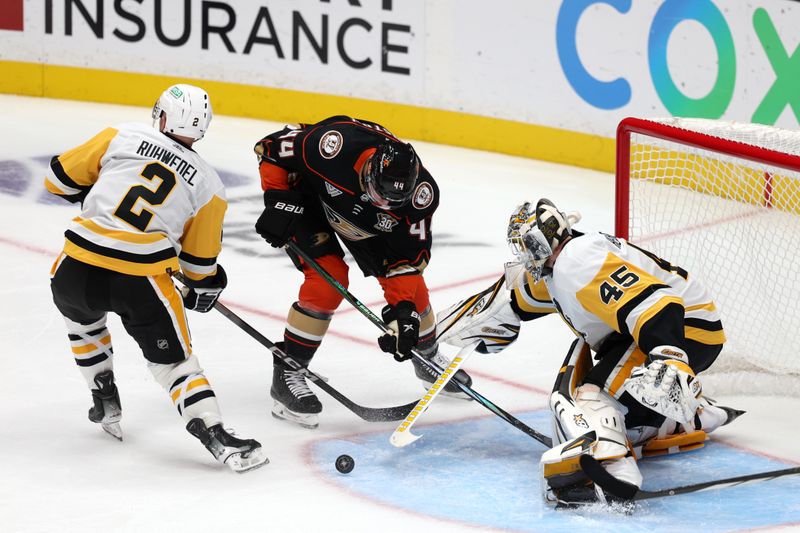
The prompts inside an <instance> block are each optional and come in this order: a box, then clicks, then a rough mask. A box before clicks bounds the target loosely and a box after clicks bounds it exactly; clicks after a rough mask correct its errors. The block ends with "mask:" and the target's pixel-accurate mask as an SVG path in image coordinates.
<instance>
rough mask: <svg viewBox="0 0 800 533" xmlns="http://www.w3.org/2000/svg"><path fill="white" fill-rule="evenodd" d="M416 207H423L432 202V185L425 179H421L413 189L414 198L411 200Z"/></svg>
mask: <svg viewBox="0 0 800 533" xmlns="http://www.w3.org/2000/svg"><path fill="white" fill-rule="evenodd" d="M411 203H412V204H413V205H414V207H415V208H417V209H425V208H426V207H428V206H429V205H431V204H432V203H433V187H431V184H430V183H428V182H427V181H423V182H422V183H420V184H419V185H417V188H416V189H415V190H414V200H413V201H412V202H411Z"/></svg>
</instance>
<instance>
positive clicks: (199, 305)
mask: <svg viewBox="0 0 800 533" xmlns="http://www.w3.org/2000/svg"><path fill="white" fill-rule="evenodd" d="M185 283H186V285H185V286H183V287H181V296H183V306H184V307H185V308H186V309H191V310H192V311H197V312H199V313H208V312H209V311H210V310H211V309H212V308H213V307H214V304H215V303H217V299H219V295H220V294H221V293H222V290H223V289H224V288H225V287H227V286H228V276H227V274H225V270H224V269H223V268H222V265H217V273H216V274H214V275H213V276H211V277H208V278H206V279H204V280H201V281H199V282H192V281H191V280H190V279H188V278H186V281H185Z"/></svg>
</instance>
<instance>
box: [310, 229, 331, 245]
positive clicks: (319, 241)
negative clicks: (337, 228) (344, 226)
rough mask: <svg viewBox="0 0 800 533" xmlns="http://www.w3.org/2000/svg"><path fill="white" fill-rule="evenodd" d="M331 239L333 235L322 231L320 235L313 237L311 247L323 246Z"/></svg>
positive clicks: (316, 234)
mask: <svg viewBox="0 0 800 533" xmlns="http://www.w3.org/2000/svg"><path fill="white" fill-rule="evenodd" d="M330 238H331V234H330V233H328V232H327V231H320V232H319V233H315V234H314V235H312V236H311V246H313V247H317V246H322V245H323V244H325V243H326V242H328V239H330Z"/></svg>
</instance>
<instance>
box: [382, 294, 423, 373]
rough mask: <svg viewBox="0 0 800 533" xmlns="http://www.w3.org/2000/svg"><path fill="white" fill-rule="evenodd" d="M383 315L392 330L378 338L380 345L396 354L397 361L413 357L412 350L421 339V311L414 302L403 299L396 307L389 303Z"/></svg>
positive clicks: (385, 350)
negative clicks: (418, 311) (419, 311)
mask: <svg viewBox="0 0 800 533" xmlns="http://www.w3.org/2000/svg"><path fill="white" fill-rule="evenodd" d="M381 316H383V321H384V322H385V323H386V324H387V325H388V326H389V329H390V330H391V331H390V332H387V333H384V334H383V335H382V336H380V337H379V338H378V346H380V347H381V350H383V351H384V352H387V353H390V354H394V358H395V360H396V361H405V360H406V359H411V350H412V349H414V347H415V346H416V345H417V342H418V341H419V313H417V309H416V307H415V306H414V302H409V301H408V300H403V301H401V302H397V305H395V306H394V307H392V306H391V305H387V306H385V307H384V308H383V310H382V311H381Z"/></svg>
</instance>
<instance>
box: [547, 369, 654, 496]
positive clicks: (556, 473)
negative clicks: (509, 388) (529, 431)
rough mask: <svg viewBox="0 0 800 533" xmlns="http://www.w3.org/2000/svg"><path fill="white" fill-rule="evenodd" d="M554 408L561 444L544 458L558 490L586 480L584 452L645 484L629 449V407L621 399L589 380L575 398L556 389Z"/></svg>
mask: <svg viewBox="0 0 800 533" xmlns="http://www.w3.org/2000/svg"><path fill="white" fill-rule="evenodd" d="M550 408H551V410H552V411H553V414H554V418H555V426H556V428H555V429H556V431H555V432H554V434H555V436H556V442H559V443H560V444H559V445H558V446H555V447H553V448H551V449H550V450H547V451H546V452H545V453H544V454H543V455H542V458H541V462H542V464H543V474H544V478H545V480H546V482H547V485H548V486H550V487H551V488H553V489H554V490H555V489H562V488H565V487H568V486H573V485H576V484H581V483H584V482H585V478H584V476H583V474H582V472H581V471H580V466H579V459H580V456H581V455H591V456H592V457H594V458H596V459H597V460H598V461H602V462H603V465H604V466H605V465H606V464H608V465H609V468H611V469H612V470H614V472H615V475H618V476H619V477H620V478H621V479H624V480H625V481H627V482H630V483H634V484H636V485H637V486H639V485H641V481H642V479H641V474H640V473H639V468H638V466H637V465H636V461H635V459H634V458H633V457H630V453H629V452H630V450H629V448H628V440H627V435H626V432H625V422H624V412H625V408H624V407H623V406H622V405H621V404H620V403H619V402H617V401H616V400H615V399H614V398H612V397H611V396H609V395H608V394H607V393H606V392H605V391H602V390H600V388H599V387H597V386H596V385H589V384H587V385H582V386H581V387H579V388H578V389H577V390H576V394H575V400H572V399H571V398H568V397H566V396H564V395H563V394H561V393H560V392H554V393H553V394H552V395H551V397H550Z"/></svg>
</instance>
